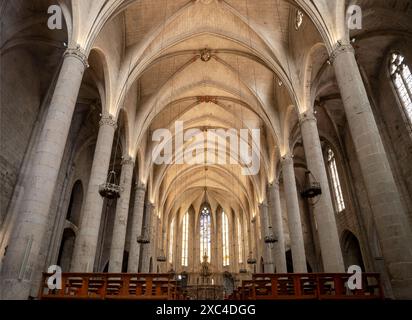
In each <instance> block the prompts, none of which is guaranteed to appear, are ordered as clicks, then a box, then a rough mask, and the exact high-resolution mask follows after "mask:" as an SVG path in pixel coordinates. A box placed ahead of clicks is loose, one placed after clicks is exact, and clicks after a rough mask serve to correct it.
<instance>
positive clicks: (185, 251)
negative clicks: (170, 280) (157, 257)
mask: <svg viewBox="0 0 412 320" xmlns="http://www.w3.org/2000/svg"><path fill="white" fill-rule="evenodd" d="M182 229H183V230H182V231H183V234H182V266H184V267H187V266H188V265H189V261H188V260H189V259H188V257H189V212H186V214H185V216H184V217H183V228H182Z"/></svg>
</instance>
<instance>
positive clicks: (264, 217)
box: [259, 201, 275, 273]
mask: <svg viewBox="0 0 412 320" xmlns="http://www.w3.org/2000/svg"><path fill="white" fill-rule="evenodd" d="M259 213H260V229H261V234H262V251H263V259H264V264H265V266H264V267H265V273H274V272H275V268H274V265H273V255H272V250H271V249H270V248H269V245H268V244H267V243H265V237H266V236H268V235H269V214H268V205H267V203H266V201H265V202H264V203H261V204H259Z"/></svg>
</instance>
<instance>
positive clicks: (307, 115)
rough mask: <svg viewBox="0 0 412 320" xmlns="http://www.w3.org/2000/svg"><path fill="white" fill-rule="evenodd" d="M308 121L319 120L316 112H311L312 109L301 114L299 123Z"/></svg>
mask: <svg viewBox="0 0 412 320" xmlns="http://www.w3.org/2000/svg"><path fill="white" fill-rule="evenodd" d="M307 121H311V122H315V123H317V122H318V120H317V119H316V116H315V114H314V113H313V112H311V111H308V112H305V113H302V114H301V115H300V117H299V123H300V125H302V124H304V123H305V122H307Z"/></svg>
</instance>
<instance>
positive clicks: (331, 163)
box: [328, 148, 345, 212]
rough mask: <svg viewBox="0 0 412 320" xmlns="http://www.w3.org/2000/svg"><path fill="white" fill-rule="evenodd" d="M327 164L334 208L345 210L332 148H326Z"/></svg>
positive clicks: (340, 210) (339, 210)
mask: <svg viewBox="0 0 412 320" xmlns="http://www.w3.org/2000/svg"><path fill="white" fill-rule="evenodd" d="M328 166H329V172H330V176H331V179H332V185H333V193H334V196H335V203H336V210H337V211H338V212H342V211H343V210H345V201H344V199H343V193H342V187H341V184H340V179H339V174H338V168H337V166H336V159H335V154H334V152H333V151H332V149H330V148H329V149H328Z"/></svg>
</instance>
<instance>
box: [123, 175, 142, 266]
mask: <svg viewBox="0 0 412 320" xmlns="http://www.w3.org/2000/svg"><path fill="white" fill-rule="evenodd" d="M145 193H146V186H145V185H144V184H141V183H138V184H136V193H135V198H134V207H133V216H132V228H131V237H130V238H131V240H130V252H129V262H128V267H127V272H129V273H137V272H138V271H139V259H140V244H139V243H138V242H137V238H138V237H139V236H141V235H142V225H143V210H144V198H145Z"/></svg>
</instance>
